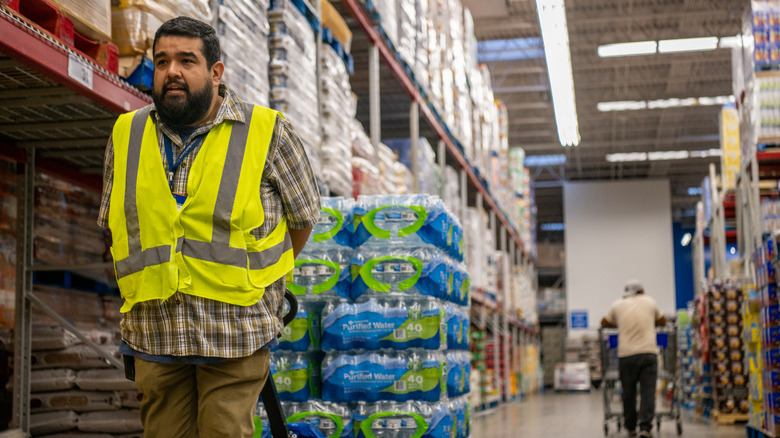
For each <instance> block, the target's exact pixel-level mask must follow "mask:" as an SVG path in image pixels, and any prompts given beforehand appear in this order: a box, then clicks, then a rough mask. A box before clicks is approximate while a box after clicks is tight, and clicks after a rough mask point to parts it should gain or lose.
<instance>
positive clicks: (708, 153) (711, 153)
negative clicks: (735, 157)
mask: <svg viewBox="0 0 780 438" xmlns="http://www.w3.org/2000/svg"><path fill="white" fill-rule="evenodd" d="M721 155H723V151H722V150H721V149H704V150H698V151H690V156H691V158H709V157H720V156H721Z"/></svg>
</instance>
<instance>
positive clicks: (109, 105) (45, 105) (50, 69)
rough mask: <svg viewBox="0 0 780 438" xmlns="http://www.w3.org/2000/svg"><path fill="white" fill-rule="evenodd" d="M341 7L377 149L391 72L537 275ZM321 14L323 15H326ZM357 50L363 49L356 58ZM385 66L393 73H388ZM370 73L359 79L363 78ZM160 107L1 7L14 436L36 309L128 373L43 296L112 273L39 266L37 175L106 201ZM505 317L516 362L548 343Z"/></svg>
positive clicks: (24, 412)
mask: <svg viewBox="0 0 780 438" xmlns="http://www.w3.org/2000/svg"><path fill="white" fill-rule="evenodd" d="M337 6H339V7H340V9H341V10H342V11H347V12H348V14H349V15H350V16H351V17H352V18H353V20H354V21H353V23H352V24H353V25H354V26H353V27H356V28H357V29H359V31H360V32H359V34H360V35H362V37H364V39H365V40H366V41H367V42H368V43H369V44H368V45H369V46H370V47H369V48H368V49H367V50H366V53H367V54H368V68H367V71H368V77H369V80H368V81H367V85H368V88H369V95H370V99H369V106H370V109H369V111H368V112H369V114H370V121H371V123H370V134H371V135H370V137H371V139H372V142H373V143H374V145H377V144H378V143H379V140H380V138H381V129H382V125H383V123H392V120H390V121H388V120H383V119H382V117H381V113H380V111H381V109H382V105H383V104H384V103H385V102H387V101H388V100H390V101H392V100H393V98H392V97H390V96H385V98H384V99H382V98H381V96H380V89H379V87H380V78H382V75H383V74H384V75H385V76H386V75H387V74H388V73H389V74H390V75H391V76H392V79H390V82H389V83H390V86H391V87H396V89H398V88H400V90H401V92H402V94H405V96H406V99H408V100H410V101H411V103H410V105H409V106H408V120H409V124H408V131H406V132H407V135H408V136H410V137H411V138H412V139H416V138H417V137H418V136H419V135H420V134H421V131H420V129H421V126H420V120H421V118H422V119H423V120H424V121H425V122H427V123H426V125H425V126H424V127H423V130H424V132H422V134H425V133H428V134H432V136H435V137H436V138H437V139H438V142H437V144H438V154H437V157H438V160H439V165H440V166H442V167H443V166H445V165H447V164H448V163H450V164H452V165H454V166H456V168H458V169H460V172H459V180H460V181H459V182H460V187H461V204H462V207H464V209H465V207H466V206H468V205H475V206H476V207H477V208H478V209H480V210H483V209H486V210H488V212H489V214H490V219H491V221H490V223H491V227H490V230H491V231H492V232H493V233H494V234H495V235H496V236H497V238H496V239H495V240H494V241H495V242H499V244H500V247H499V248H497V249H499V250H501V251H503V252H505V253H507V255H508V257H509V260H512V261H514V262H515V263H516V264H519V265H525V266H527V267H531V268H532V267H533V263H534V261H533V260H532V258H531V255H530V254H529V251H528V249H527V248H523V244H522V241H521V239H520V237H519V235H518V233H517V231H516V229H515V227H514V226H513V224H511V223H510V222H509V220H508V219H507V217H506V215H505V214H504V213H503V212H502V211H501V210H500V208H499V206H498V204H497V203H496V201H495V200H494V198H493V197H492V196H491V194H490V192H489V190H488V188H487V187H486V185H485V183H484V182H483V180H482V179H481V178H480V177H479V175H478V174H477V173H476V172H475V170H474V168H472V166H471V165H470V163H469V162H468V160H467V159H466V158H465V156H464V155H463V153H462V152H461V150H460V148H459V147H458V145H457V143H456V141H455V140H454V139H453V138H452V136H451V134H450V130H449V129H448V128H447V127H446V125H444V124H443V122H442V121H441V119H440V118H439V117H438V115H437V114H436V113H435V111H434V110H433V108H432V106H431V105H430V103H429V102H428V101H427V99H426V98H425V97H424V96H423V94H422V93H421V92H420V90H419V89H418V88H417V86H416V84H415V83H414V81H413V79H412V77H411V76H410V74H409V72H407V71H406V70H405V69H404V68H403V67H402V66H401V64H400V63H399V62H398V59H397V58H396V55H395V53H394V52H393V50H392V49H391V47H390V46H389V45H388V44H387V42H386V41H385V40H384V38H383V36H382V35H381V32H380V31H379V30H378V28H377V27H376V26H375V24H374V23H373V22H372V20H371V18H370V15H369V13H368V11H367V10H366V9H365V6H364V5H362V4H360V3H359V2H358V1H356V0H341V3H340V5H337ZM316 10H317V12H318V10H319V8H316ZM344 15H346V14H344ZM360 35H358V36H360ZM318 40H320V38H319V35H318ZM355 50H356V49H355V47H354V46H353V50H352V52H353V54H354V53H355ZM380 58H381V59H382V61H383V62H384V65H385V67H386V68H385V69H381V70H380V65H379V62H380ZM356 64H357V63H356ZM356 70H358V65H356ZM360 74H361V72H360V71H358V72H357V73H356V76H359V75H360ZM386 81H387V77H385V78H382V85H383V86H384V85H385V84H386ZM388 98H389V99H388ZM150 102H151V99H150V97H149V96H148V95H146V94H144V93H141V92H140V91H138V90H136V89H135V88H133V87H131V86H130V85H129V84H127V83H126V82H125V81H124V80H122V79H121V78H119V77H118V76H116V75H114V74H112V73H110V72H108V71H106V70H105V69H104V68H102V67H100V66H99V65H98V64H96V63H95V62H94V61H92V60H91V59H89V58H88V57H86V56H84V55H83V54H81V53H79V52H78V51H76V50H75V49H73V48H71V47H69V46H67V45H65V44H63V43H62V42H60V41H59V40H57V39H56V38H55V37H53V36H52V35H51V34H49V33H47V32H46V31H43V30H41V29H40V28H39V27H38V26H36V25H35V24H34V23H31V22H28V21H27V20H25V19H23V18H21V17H19V16H17V15H16V14H14V13H13V12H12V11H9V10H7V9H6V8H5V7H3V6H0V158H1V159H4V160H9V161H12V162H16V163H17V181H18V187H19V193H18V200H19V202H18V203H17V235H16V242H17V245H16V247H17V255H16V260H17V272H16V299H15V301H16V302H15V305H16V316H15V329H14V346H15V347H14V348H15V352H14V395H13V419H12V427H16V428H19V429H21V430H22V431H24V432H28V431H29V427H30V424H29V422H30V358H31V356H30V354H31V307H32V305H34V306H35V307H36V308H38V309H39V310H41V311H43V312H44V313H46V314H48V315H49V316H50V317H52V318H53V319H55V320H57V321H58V322H59V323H60V324H62V325H63V326H64V327H66V328H67V329H68V330H69V331H72V332H73V333H74V334H75V335H76V336H77V337H79V338H80V339H81V340H82V341H83V342H84V343H86V344H88V345H90V346H91V347H92V348H94V349H95V350H96V351H97V352H99V353H100V354H101V355H102V356H103V357H104V358H105V359H106V360H107V361H108V362H110V363H111V364H112V365H113V366H115V367H117V368H119V369H122V368H123V365H122V363H121V362H120V361H119V360H117V358H115V357H114V356H112V355H111V354H110V353H108V352H106V351H105V350H103V349H102V348H101V347H99V346H98V345H96V344H94V343H93V342H91V341H90V340H89V339H88V338H87V337H86V336H84V335H83V334H82V333H80V332H79V330H78V329H77V328H76V327H74V326H72V325H71V324H70V323H68V321H67V320H65V319H64V318H62V317H61V316H60V315H58V314H57V313H56V312H55V311H54V310H53V309H51V308H50V307H49V306H48V305H47V304H46V303H45V302H43V301H42V300H41V299H40V298H38V297H37V296H36V295H35V294H34V293H33V290H32V289H33V285H32V276H33V273H34V272H36V271H45V270H49V271H57V270H58V271H78V270H95V269H104V268H106V267H108V266H109V264H107V263H102V262H98V263H91V264H86V265H79V266H73V265H68V266H48V265H38V264H34V263H33V257H32V243H33V233H34V230H33V206H34V178H35V174H36V172H38V171H41V172H44V173H47V174H49V175H51V176H54V177H57V178H60V179H62V180H64V181H67V182H69V183H73V184H76V185H78V186H81V187H83V188H85V189H87V190H91V191H96V192H99V191H100V190H101V188H102V178H101V172H102V166H103V152H104V150H105V143H106V141H107V138H108V136H109V135H110V132H111V128H112V126H113V123H114V121H115V120H116V117H117V116H118V115H119V114H121V113H124V112H126V111H131V110H135V109H138V108H140V107H143V106H145V105H147V104H149V103H150ZM412 147H413V153H417V144H416V141H413V146H412ZM412 162H413V163H415V162H416V160H412ZM412 171H413V175H414V176H415V178H414V180H415V181H416V180H417V178H416V174H417V172H418V169H417V168H416V167H415V168H414V169H412ZM504 301H506V300H504ZM474 303H475V304H477V306H483V305H484V303H481V302H480V301H479V299H475V300H474ZM495 309H496V311H495V312H492V313H493V315H492V317H493V318H495V320H494V323H495V327H500V330H501V331H502V332H504V333H512V334H513V335H514V336H512V339H513V340H515V343H513V344H512V345H505V346H504V348H503V351H502V354H503V356H504V358H505V360H506V361H507V363H509V357H510V355H511V353H512V352H513V351H516V350H513V349H516V348H521V346H522V345H524V344H523V343H538V331H536V329H535V328H534V327H533V326H530V325H528V324H526V323H524V322H522V321H518V320H517V319H515V318H513V317H512V316H510V314H509V309H507V308H502V307H496V308H495ZM496 336H497V335H496ZM496 339H497V338H496ZM507 380H508V379H507ZM497 383H499V384H500V385H501V386H503V387H504V388H505V394H509V393H510V392H509V390H508V389H509V382H508V381H506V382H497Z"/></svg>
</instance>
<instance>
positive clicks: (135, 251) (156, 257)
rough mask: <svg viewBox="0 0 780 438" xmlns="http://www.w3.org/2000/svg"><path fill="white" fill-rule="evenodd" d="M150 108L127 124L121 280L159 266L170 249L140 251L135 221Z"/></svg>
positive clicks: (118, 273)
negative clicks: (125, 251)
mask: <svg viewBox="0 0 780 438" xmlns="http://www.w3.org/2000/svg"><path fill="white" fill-rule="evenodd" d="M149 111H151V107H149V106H147V107H144V108H141V109H139V110H138V111H136V112H135V114H134V115H133V120H132V122H131V123H130V141H129V144H128V149H127V175H126V179H125V204H124V209H125V224H126V227H127V247H128V254H129V256H128V257H127V258H124V259H121V260H116V261H115V263H116V276H117V278H118V279H119V278H122V277H125V276H128V275H130V274H134V273H136V272H141V271H143V269H144V268H145V267H146V266H153V265H159V264H161V263H166V262H168V261H170V258H171V246H170V245H161V246H156V247H152V248H147V249H145V250H144V249H143V248H142V246H141V226H140V223H139V222H138V204H137V202H136V185H137V183H138V168H139V166H140V164H141V146H142V143H143V139H144V130H145V128H146V120H147V118H148V117H149Z"/></svg>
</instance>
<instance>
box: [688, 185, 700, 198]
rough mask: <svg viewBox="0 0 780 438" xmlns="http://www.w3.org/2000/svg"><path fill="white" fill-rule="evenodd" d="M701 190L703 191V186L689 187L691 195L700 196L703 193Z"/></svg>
mask: <svg viewBox="0 0 780 438" xmlns="http://www.w3.org/2000/svg"><path fill="white" fill-rule="evenodd" d="M701 192H702V189H701V187H688V195H689V196H699V195H701Z"/></svg>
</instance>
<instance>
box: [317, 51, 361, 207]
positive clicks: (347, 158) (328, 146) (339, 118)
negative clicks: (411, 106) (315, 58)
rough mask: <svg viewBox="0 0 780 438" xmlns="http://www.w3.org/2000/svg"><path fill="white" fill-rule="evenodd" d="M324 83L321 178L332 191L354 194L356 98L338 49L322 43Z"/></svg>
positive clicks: (322, 78) (322, 75) (321, 77)
mask: <svg viewBox="0 0 780 438" xmlns="http://www.w3.org/2000/svg"><path fill="white" fill-rule="evenodd" d="M320 64H321V70H320V81H321V84H322V101H321V102H320V107H321V114H322V143H321V145H320V153H321V156H322V164H323V166H322V167H323V168H322V178H323V179H324V180H325V182H326V183H327V184H328V187H329V188H330V190H331V191H332V192H333V193H336V194H338V195H341V196H352V132H351V124H352V121H353V120H354V119H355V113H356V102H355V98H354V97H353V95H352V91H351V87H350V83H349V73H347V68H346V65H345V64H344V61H343V60H342V59H341V58H339V56H338V54H337V53H336V51H335V50H334V49H333V48H332V47H330V46H328V45H323V47H322V52H321V54H320Z"/></svg>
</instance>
